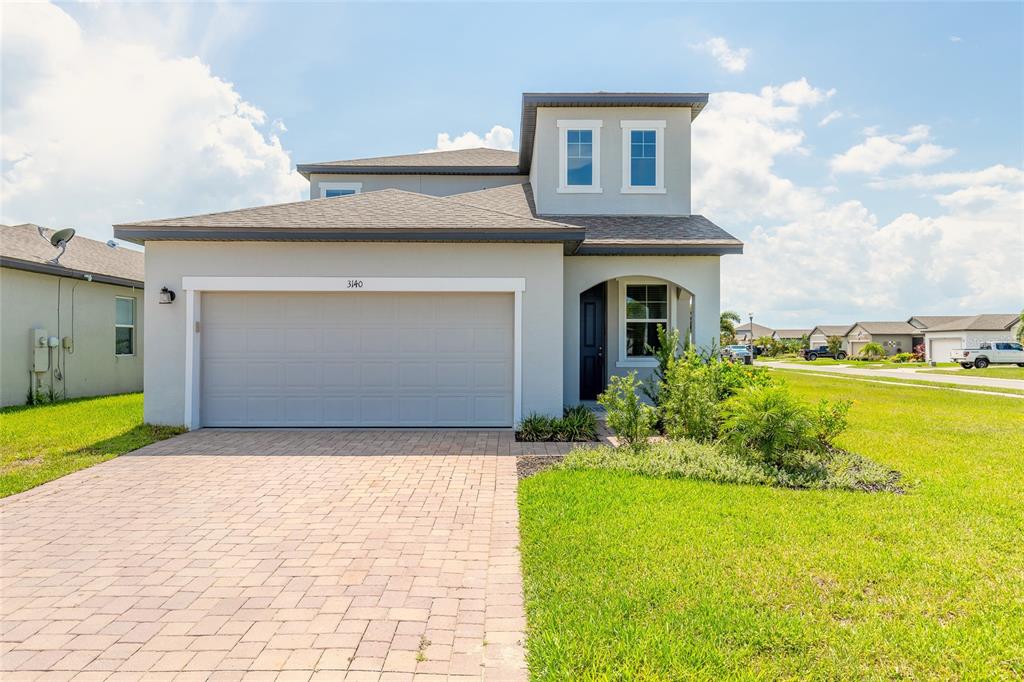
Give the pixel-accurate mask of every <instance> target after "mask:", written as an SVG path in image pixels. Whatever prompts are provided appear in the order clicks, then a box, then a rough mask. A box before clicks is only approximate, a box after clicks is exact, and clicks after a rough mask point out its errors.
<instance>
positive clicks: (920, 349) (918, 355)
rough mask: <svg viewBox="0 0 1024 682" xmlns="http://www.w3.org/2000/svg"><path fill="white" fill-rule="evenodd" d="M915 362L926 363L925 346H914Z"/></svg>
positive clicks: (921, 344)
mask: <svg viewBox="0 0 1024 682" xmlns="http://www.w3.org/2000/svg"><path fill="white" fill-rule="evenodd" d="M914 360H915V361H916V362H924V344H923V343H919V344H917V345H916V346H914Z"/></svg>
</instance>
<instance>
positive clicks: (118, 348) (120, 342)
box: [114, 296, 135, 355]
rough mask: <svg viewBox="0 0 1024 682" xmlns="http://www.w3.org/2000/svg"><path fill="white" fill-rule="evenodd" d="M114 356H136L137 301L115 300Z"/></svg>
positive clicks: (120, 298) (119, 298) (118, 298)
mask: <svg viewBox="0 0 1024 682" xmlns="http://www.w3.org/2000/svg"><path fill="white" fill-rule="evenodd" d="M114 355H135V299H134V298H123V297H121V296H118V297H116V298H115V299H114Z"/></svg>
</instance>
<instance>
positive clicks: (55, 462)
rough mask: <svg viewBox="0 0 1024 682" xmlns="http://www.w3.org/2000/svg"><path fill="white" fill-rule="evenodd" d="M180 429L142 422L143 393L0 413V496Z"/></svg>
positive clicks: (90, 464) (171, 434) (86, 399)
mask: <svg viewBox="0 0 1024 682" xmlns="http://www.w3.org/2000/svg"><path fill="white" fill-rule="evenodd" d="M181 431H182V429H175V428H170V427H165V426H152V425H149V424H143V423H142V394H141V393H131V394H127V395H114V396H105V397H102V398H83V399H80V400H68V401H66V402H61V403H56V404H53V405H38V406H32V407H28V406H26V407H8V408H4V409H3V410H0V497H6V496H7V495H13V494H14V493H20V492H21V491H23V490H28V489H29V488H34V487H35V486H37V485H40V484H41V483H46V482H47V481H52V480H53V479H55V478H60V477H61V476H65V475H67V474H70V473H71V472H72V471H78V470H79V469H84V468H85V467H88V466H92V465H93V464H96V463H98V462H103V461H105V460H108V459H111V458H113V457H117V456H118V455H120V454H123V453H125V452H130V451H132V450H135V449H137V448H141V447H142V446H143V445H148V444H149V443H153V442H155V441H158V440H162V439H164V438H169V437H170V436H173V435H175V434H178V433H181Z"/></svg>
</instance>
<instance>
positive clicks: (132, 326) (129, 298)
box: [114, 296, 139, 358]
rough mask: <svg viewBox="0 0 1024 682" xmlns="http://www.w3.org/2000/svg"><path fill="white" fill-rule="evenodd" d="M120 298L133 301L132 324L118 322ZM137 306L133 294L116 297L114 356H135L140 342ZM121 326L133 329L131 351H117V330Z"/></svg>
mask: <svg viewBox="0 0 1024 682" xmlns="http://www.w3.org/2000/svg"><path fill="white" fill-rule="evenodd" d="M119 300H121V301H131V302H132V323H131V324H118V322H117V302H118V301H119ZM137 307H138V306H137V305H136V303H135V299H134V298H133V297H131V296H115V297H114V329H115V332H114V357H115V358H131V357H135V350H136V344H138V342H139V340H138V337H137V336H136V330H135V314H136V310H135V309H136V308H137ZM119 328H126V329H131V330H132V352H131V353H118V352H117V332H116V330H117V329H119Z"/></svg>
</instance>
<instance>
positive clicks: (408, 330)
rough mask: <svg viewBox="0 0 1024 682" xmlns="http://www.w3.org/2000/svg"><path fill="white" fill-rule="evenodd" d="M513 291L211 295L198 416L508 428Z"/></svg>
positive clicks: (247, 421)
mask: <svg viewBox="0 0 1024 682" xmlns="http://www.w3.org/2000/svg"><path fill="white" fill-rule="evenodd" d="M512 302H513V299H512V296H511V294H398V293H391V294H385V293H367V292H361V293H337V294H335V293H324V294H299V293H288V294H269V293H251V294H242V293H234V294H219V293H218V294H205V295H204V297H203V299H202V311H203V336H202V338H201V342H200V350H201V363H200V373H201V384H202V397H201V400H200V409H201V410H202V413H203V423H205V424H207V425H211V426H246V425H250V426H510V425H511V422H512V376H513V364H512V337H513V334H512V317H513V315H512V312H513V306H512Z"/></svg>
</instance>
